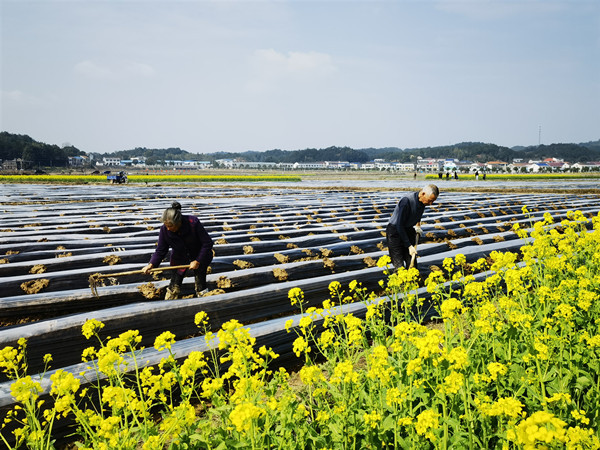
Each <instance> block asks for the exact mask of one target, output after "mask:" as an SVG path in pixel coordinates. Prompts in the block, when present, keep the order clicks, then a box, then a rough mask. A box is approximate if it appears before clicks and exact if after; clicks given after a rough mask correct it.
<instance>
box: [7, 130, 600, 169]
mask: <svg viewBox="0 0 600 450" xmlns="http://www.w3.org/2000/svg"><path fill="white" fill-rule="evenodd" d="M83 155H86V153H85V152H83V151H81V150H79V149H78V148H76V147H73V146H65V147H62V148H61V147H58V146H57V145H50V144H45V143H42V142H38V141H35V140H34V139H32V138H31V137H29V136H27V135H18V134H11V133H8V132H1V133H0V159H1V160H3V161H6V160H12V159H22V160H23V161H25V162H28V163H30V164H31V166H30V167H38V166H44V167H53V166H54V167H64V166H67V165H68V157H69V156H83ZM88 156H91V157H92V160H95V161H99V160H100V161H101V160H102V158H103V157H115V158H120V159H132V158H134V157H144V158H146V164H147V165H154V164H159V163H162V162H164V161H168V160H195V161H210V162H212V163H215V161H217V160H219V159H241V160H244V161H249V162H273V163H295V162H300V163H311V162H320V161H348V162H358V163H364V162H367V161H372V160H373V159H379V158H380V159H384V160H386V161H390V162H404V163H406V162H416V160H417V158H419V157H421V158H435V159H442V158H446V159H457V160H459V161H472V162H475V161H478V162H488V161H494V160H500V161H505V162H512V161H513V160H514V159H517V158H522V159H523V160H526V161H528V160H543V159H545V158H559V159H563V160H565V161H568V162H571V163H575V162H588V161H598V160H600V140H598V141H592V142H587V143H581V144H550V145H536V146H530V147H514V148H508V147H503V146H499V145H496V144H489V143H482V142H461V143H458V144H454V145H446V146H438V147H426V148H406V149H401V148H398V147H385V148H363V149H353V148H350V147H335V146H333V147H328V148H322V149H317V148H306V149H303V150H281V149H273V150H266V151H260V152H259V151H246V152H240V153H233V152H214V153H191V152H189V151H186V150H183V149H181V148H178V147H174V148H166V149H152V148H146V147H136V148H134V149H129V150H119V151H116V152H112V153H107V154H100V153H90V154H88Z"/></svg>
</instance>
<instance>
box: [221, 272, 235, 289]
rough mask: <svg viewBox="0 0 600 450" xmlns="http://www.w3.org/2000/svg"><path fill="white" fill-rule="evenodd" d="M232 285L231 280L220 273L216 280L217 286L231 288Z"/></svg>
mask: <svg viewBox="0 0 600 450" xmlns="http://www.w3.org/2000/svg"><path fill="white" fill-rule="evenodd" d="M233 286H234V284H233V282H232V281H231V280H230V279H229V278H227V277H226V276H225V275H221V276H220V277H219V279H218V280H217V287H218V288H221V289H227V288H232V287H233Z"/></svg>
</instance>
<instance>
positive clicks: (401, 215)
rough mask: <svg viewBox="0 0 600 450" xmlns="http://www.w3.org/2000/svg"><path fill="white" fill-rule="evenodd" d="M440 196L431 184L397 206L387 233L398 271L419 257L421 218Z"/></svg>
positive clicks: (407, 196) (392, 256)
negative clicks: (417, 246) (418, 243)
mask: <svg viewBox="0 0 600 450" xmlns="http://www.w3.org/2000/svg"><path fill="white" fill-rule="evenodd" d="M439 194H440V191H439V189H438V187H437V186H436V185H434V184H430V185H427V186H425V187H424V188H423V189H421V190H420V191H419V192H412V193H410V194H408V195H406V196H405V197H402V198H401V199H400V201H399V202H398V204H397V205H396V208H395V209H394V212H393V213H392V217H391V218H390V221H389V222H388V225H387V228H386V233H385V236H386V241H387V246H388V251H389V254H390V259H391V260H392V264H393V265H394V267H395V268H396V269H399V268H400V267H405V268H406V269H408V268H409V266H410V261H411V259H412V256H413V255H415V257H416V256H417V248H416V242H417V234H418V235H419V236H421V235H422V234H423V230H421V217H423V212H424V211H425V207H426V206H429V205H432V204H433V202H435V200H436V199H437V198H438V196H439ZM415 267H417V265H416V263H415Z"/></svg>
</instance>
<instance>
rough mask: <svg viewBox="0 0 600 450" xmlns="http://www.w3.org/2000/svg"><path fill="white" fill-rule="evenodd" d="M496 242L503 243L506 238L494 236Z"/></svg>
mask: <svg viewBox="0 0 600 450" xmlns="http://www.w3.org/2000/svg"><path fill="white" fill-rule="evenodd" d="M494 241H495V242H503V241H504V236H500V235H499V234H497V235H495V236H494Z"/></svg>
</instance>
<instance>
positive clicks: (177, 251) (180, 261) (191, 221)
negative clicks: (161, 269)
mask: <svg viewBox="0 0 600 450" xmlns="http://www.w3.org/2000/svg"><path fill="white" fill-rule="evenodd" d="M169 248H171V249H172V252H171V265H172V266H177V265H184V264H188V263H190V262H191V261H193V260H194V259H195V260H196V261H198V262H199V263H200V268H201V269H205V268H207V267H208V265H209V264H210V263H211V261H212V259H213V252H212V248H213V241H212V239H211V238H210V236H209V235H208V233H207V232H206V230H205V229H204V227H203V226H202V224H201V223H200V220H198V218H197V217H195V216H184V215H182V216H181V226H180V227H179V230H177V232H175V233H173V232H171V231H169V230H167V227H166V226H165V225H163V226H162V227H160V232H159V234H158V244H157V245H156V251H155V252H154V254H153V255H152V257H151V258H150V264H152V265H153V266H154V267H158V266H159V265H160V263H161V262H162V260H163V259H164V257H165V256H166V255H167V252H168V251H169Z"/></svg>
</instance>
